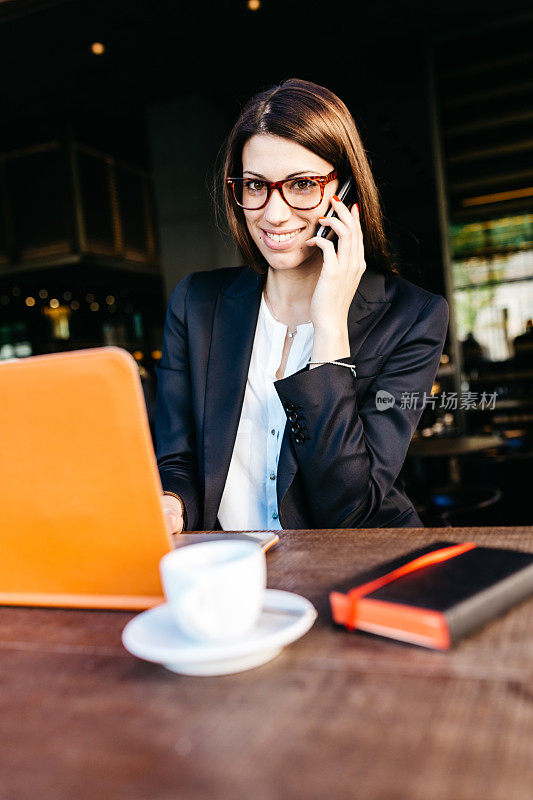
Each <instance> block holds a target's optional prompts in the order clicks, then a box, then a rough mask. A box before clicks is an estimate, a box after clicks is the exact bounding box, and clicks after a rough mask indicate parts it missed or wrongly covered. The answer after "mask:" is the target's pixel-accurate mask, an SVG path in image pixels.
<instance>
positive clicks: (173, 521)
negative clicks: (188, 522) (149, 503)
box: [165, 511, 179, 533]
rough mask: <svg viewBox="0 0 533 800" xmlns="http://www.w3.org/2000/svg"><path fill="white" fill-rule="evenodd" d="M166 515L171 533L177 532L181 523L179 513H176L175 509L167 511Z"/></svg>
mask: <svg viewBox="0 0 533 800" xmlns="http://www.w3.org/2000/svg"><path fill="white" fill-rule="evenodd" d="M165 516H166V519H167V526H168V528H169V530H170V533H175V532H176V531H177V530H178V525H179V523H178V517H177V514H174V512H173V511H167V512H165Z"/></svg>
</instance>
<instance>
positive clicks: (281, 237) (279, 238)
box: [265, 231, 298, 242]
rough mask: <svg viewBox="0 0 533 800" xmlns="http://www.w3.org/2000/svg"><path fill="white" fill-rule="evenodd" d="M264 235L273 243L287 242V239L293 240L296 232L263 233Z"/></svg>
mask: <svg viewBox="0 0 533 800" xmlns="http://www.w3.org/2000/svg"><path fill="white" fill-rule="evenodd" d="M265 233H266V235H267V236H268V238H269V239H272V240H273V241H274V242H287V241H288V240H289V239H294V237H295V236H296V235H297V234H298V231H294V233H281V234H280V233H269V232H268V231H265Z"/></svg>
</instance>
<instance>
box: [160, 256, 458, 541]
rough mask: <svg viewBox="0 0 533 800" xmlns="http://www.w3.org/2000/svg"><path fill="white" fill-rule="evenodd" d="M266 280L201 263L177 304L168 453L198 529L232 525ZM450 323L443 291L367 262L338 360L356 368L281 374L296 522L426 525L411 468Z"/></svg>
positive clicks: (167, 389)
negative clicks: (231, 475) (407, 471)
mask: <svg viewBox="0 0 533 800" xmlns="http://www.w3.org/2000/svg"><path fill="white" fill-rule="evenodd" d="M264 280H265V278H264V276H260V275H259V274H257V273H256V272H254V271H253V270H251V269H250V268H247V267H234V268H227V269H216V270H210V271H206V272H193V273H191V274H190V275H188V276H187V277H186V278H184V279H183V280H182V281H180V283H179V284H178V285H177V286H176V287H175V289H174V291H173V293H172V296H171V298H170V300H169V303H168V308H167V314H166V319H165V329H164V341H163V354H162V358H161V362H160V366H159V367H157V377H158V386H157V397H156V416H155V433H156V443H157V446H156V457H157V464H158V468H159V473H160V476H161V483H162V486H163V489H164V490H170V491H173V492H176V493H177V494H179V495H180V497H181V498H182V499H183V502H184V505H185V510H186V518H187V519H186V526H185V530H213V529H215V528H218V527H220V526H219V523H218V521H217V514H218V508H219V505H220V500H221V497H222V493H223V491H224V485H225V482H226V477H227V474H228V469H229V465H230V460H231V455H232V452H233V446H234V444H235V437H236V434H237V427H238V424H239V419H240V415H241V410H242V404H243V401H244V392H245V389H246V381H247V376H248V369H249V365H250V358H251V354H252V345H253V340H254V335H255V329H256V325H257V319H258V314H259V307H260V302H261V292H262V289H263V285H264ZM447 325H448V304H447V302H446V300H445V299H444V297H442V296H441V295H436V294H432V293H431V292H428V291H426V290H425V289H421V288H420V287H418V286H415V285H414V284H413V283H411V282H410V281H408V280H406V279H405V278H401V277H399V276H398V275H396V274H392V273H391V274H389V275H383V274H381V273H379V272H376V271H375V270H372V269H369V268H367V269H366V270H365V272H364V273H363V276H362V278H361V281H360V283H359V286H358V288H357V291H356V293H355V295H354V298H353V300H352V303H351V306H350V309H349V313H348V333H349V339H350V357H349V358H344V359H339V360H340V361H344V362H345V363H347V364H348V363H353V364H355V366H356V371H357V377H355V378H354V376H353V374H352V371H351V370H350V369H347V368H346V367H340V366H338V365H335V364H321V365H320V366H317V367H314V368H313V369H311V368H310V367H309V365H307V366H305V367H304V368H303V369H300V370H299V371H298V372H295V373H294V374H293V375H289V376H288V377H286V378H282V379H281V380H277V381H274V386H275V388H276V391H277V393H278V396H279V398H280V400H281V403H282V404H283V407H284V409H285V411H286V414H287V416H288V420H287V424H286V426H285V432H284V436H283V439H282V444H281V450H280V455H279V461H278V474H277V499H278V512H279V521H280V524H281V526H282V527H283V528H298V529H301V528H357V527H367V528H374V527H387V526H389V525H390V526H392V527H396V526H397V527H412V526H413V525H417V524H421V523H420V521H419V519H418V517H417V515H416V512H415V510H414V508H413V505H412V503H411V501H410V500H409V498H408V497H407V496H406V494H405V491H404V489H403V484H402V481H401V480H400V479H399V478H398V475H399V473H400V470H401V467H402V465H403V462H404V459H405V454H406V452H407V448H408V446H409V442H410V440H411V437H412V435H413V432H414V430H415V428H416V426H417V424H418V421H419V419H420V416H421V414H422V410H423V402H424V393H426V395H427V396H428V395H429V393H430V391H431V387H432V385H433V381H434V379H435V375H436V373H437V368H438V365H439V361H440V356H441V353H442V349H443V346H444V341H445V337H446V330H447ZM383 392H384V393H388V395H387V394H382V393H383ZM404 393H407V394H404ZM411 393H418V395H416V394H414V395H411ZM415 400H416V402H415Z"/></svg>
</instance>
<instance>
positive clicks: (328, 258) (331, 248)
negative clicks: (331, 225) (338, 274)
mask: <svg viewBox="0 0 533 800" xmlns="http://www.w3.org/2000/svg"><path fill="white" fill-rule="evenodd" d="M307 244H308V245H310V246H313V245H316V246H317V247H319V248H320V249H321V250H322V253H323V255H324V266H335V265H337V266H338V261H337V253H336V252H335V245H334V244H333V242H330V240H329V239H324V237H323V236H313V237H312V238H311V239H308V240H307Z"/></svg>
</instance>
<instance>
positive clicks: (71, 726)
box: [0, 527, 533, 800]
mask: <svg viewBox="0 0 533 800" xmlns="http://www.w3.org/2000/svg"><path fill="white" fill-rule="evenodd" d="M281 536H282V539H281V542H280V543H279V544H278V545H277V547H276V548H275V549H274V550H272V551H271V552H270V553H268V555H267V561H268V585H269V586H270V587H272V588H281V589H287V590H290V591H294V592H299V593H300V594H302V595H304V596H306V597H308V598H309V599H310V600H311V601H312V602H313V603H314V604H315V605H316V607H317V609H318V611H319V618H318V620H317V622H316V623H315V626H314V627H313V628H312V629H311V631H310V632H309V633H308V634H307V635H306V636H304V637H303V638H302V639H300V640H299V641H298V642H295V643H294V644H292V645H290V646H289V647H287V648H286V649H285V650H284V651H283V652H282V654H281V655H280V656H278V658H277V659H275V660H274V661H272V662H271V663H270V664H267V665H265V666H263V667H260V668H258V669H255V670H251V671H249V672H243V673H240V674H237V675H230V676H224V677H217V678H191V677H185V676H178V675H174V674H172V673H170V672H167V671H166V670H165V669H164V668H163V667H160V666H158V665H155V664H150V663H147V662H144V661H141V660H138V659H136V658H134V657H133V656H131V655H129V653H127V652H126V651H125V650H124V649H123V647H122V645H121V642H120V634H121V631H122V629H123V627H124V625H125V624H126V622H127V621H128V620H129V619H130V618H131V617H132V614H131V613H124V612H111V611H77V610H51V609H48V610H47V609H27V608H0V646H1V650H2V657H1V667H0V679H1V686H2V689H1V695H0V697H1V700H0V704H1V705H0V741H1V743H2V744H1V751H0V753H1V755H0V760H1V768H0V798H1V800H28V799H29V798H39V800H63V799H64V800H67V799H68V800H72V798H74V799H75V800H95V798H102V800H137V799H138V800H148V798H150V800H197V799H199V798H217V800H218V799H219V798H220V800H241V798H242V800H244V799H245V798H246V800H303V799H304V798H305V800H315V799H316V800H324V798H327V800H336V798H343V799H344V798H357V799H358V800H359V798H360V799H361V800H404V799H405V800H480V798H483V800H504V798H505V800H522V799H523V800H530V798H531V797H532V796H533V747H532V746H533V600H529V601H526V602H525V603H522V604H521V605H520V606H519V607H517V608H515V609H513V610H512V611H510V612H509V613H507V614H506V615H505V616H504V617H503V618H500V619H498V620H495V621H493V622H492V623H491V624H490V625H488V626H487V627H485V628H484V629H483V630H482V631H480V632H479V633H477V634H475V635H472V636H471V637H469V638H468V639H467V640H464V641H463V642H462V643H460V645H459V646H458V647H457V648H456V649H455V650H454V651H452V652H449V653H439V652H433V651H429V650H424V649H421V648H416V647H412V646H408V645H402V644H399V643H395V642H392V641H388V640H386V639H379V638H377V637H372V636H370V635H365V634H361V633H359V634H357V633H348V632H344V631H339V630H336V629H334V628H333V627H332V626H331V625H330V622H329V612H328V605H327V589H328V588H329V587H330V586H331V584H333V583H335V582H336V581H337V580H342V579H343V578H347V577H350V576H351V575H353V574H354V573H355V572H357V571H358V570H359V569H366V568H369V567H370V566H372V565H374V564H377V563H378V562H379V561H381V560H383V559H385V558H392V557H395V556H398V555H400V554H402V553H404V552H407V551H408V550H410V549H412V548H415V547H420V546H423V545H425V544H428V543H431V542H435V541H439V540H442V539H443V538H444V539H446V540H448V541H469V540H473V541H476V542H478V543H480V544H487V545H501V546H504V547H510V548H520V549H525V550H529V551H533V527H527V528H499V529H492V530H490V529H487V528H474V529H468V528H456V529H453V528H448V529H446V530H443V529H429V528H426V529H374V530H355V531H346V530H339V531H337V530H330V531H283V532H282V533H281Z"/></svg>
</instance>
